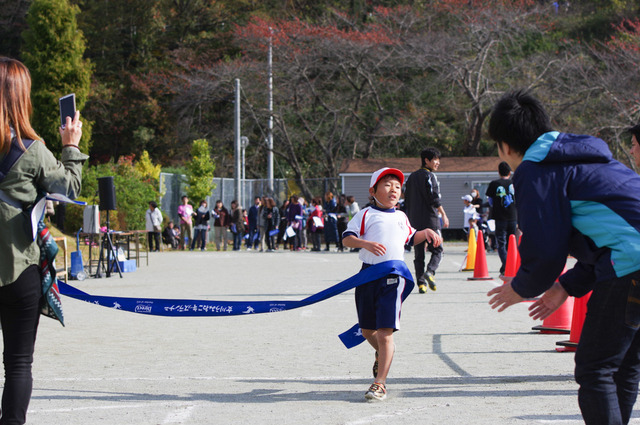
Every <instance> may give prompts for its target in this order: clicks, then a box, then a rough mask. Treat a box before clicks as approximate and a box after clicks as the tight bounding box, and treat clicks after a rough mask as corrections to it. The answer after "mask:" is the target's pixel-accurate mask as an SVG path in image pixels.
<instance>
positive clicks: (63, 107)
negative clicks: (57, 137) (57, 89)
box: [58, 93, 76, 128]
mask: <svg viewBox="0 0 640 425" xmlns="http://www.w3.org/2000/svg"><path fill="white" fill-rule="evenodd" d="M58 103H59V104H60V125H61V126H62V128H64V127H65V126H66V125H67V117H71V119H73V118H74V117H75V116H76V94H75V93H71V94H68V95H66V96H62V97H61V98H60V99H59V100H58Z"/></svg>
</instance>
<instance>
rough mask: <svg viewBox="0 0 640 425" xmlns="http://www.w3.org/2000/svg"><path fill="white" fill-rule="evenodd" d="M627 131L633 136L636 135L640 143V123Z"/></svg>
mask: <svg viewBox="0 0 640 425" xmlns="http://www.w3.org/2000/svg"><path fill="white" fill-rule="evenodd" d="M627 133H631V135H632V136H636V141H637V142H638V144H640V124H637V125H634V126H633V127H631V128H630V129H628V130H627Z"/></svg>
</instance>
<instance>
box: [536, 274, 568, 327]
mask: <svg viewBox="0 0 640 425" xmlns="http://www.w3.org/2000/svg"><path fill="white" fill-rule="evenodd" d="M566 271H567V266H566V264H565V266H564V270H562V273H560V276H562V275H563V274H565V272H566ZM556 282H558V279H556ZM573 305H574V298H573V297H569V298H567V299H566V300H565V302H564V303H563V304H562V305H561V306H560V307H559V308H558V309H557V310H556V311H554V312H553V313H552V314H551V315H550V316H549V317H547V318H546V319H544V321H543V322H542V325H540V326H534V327H532V328H531V329H532V330H534V331H540V333H541V334H568V333H570V332H571V318H572V316H573Z"/></svg>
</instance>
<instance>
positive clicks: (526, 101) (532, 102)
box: [489, 89, 552, 154]
mask: <svg viewBox="0 0 640 425" xmlns="http://www.w3.org/2000/svg"><path fill="white" fill-rule="evenodd" d="M551 130H552V128H551V120H550V119H549V115H548V114H547V112H546V111H545V109H544V107H543V106H542V103H541V102H540V101H539V100H538V99H536V98H535V97H534V96H533V95H532V94H531V93H529V91H527V90H522V89H521V90H514V91H510V92H507V93H505V94H504V95H503V96H502V97H501V98H500V99H499V100H498V101H497V102H496V104H495V105H494V106H493V111H492V112H491V119H490V120H489V136H490V137H491V138H492V139H493V140H495V141H496V142H497V143H506V144H507V145H509V147H511V148H512V149H514V150H515V151H516V152H518V153H521V154H524V153H525V152H526V151H527V149H529V147H530V146H531V145H532V144H533V142H535V141H536V140H537V139H538V137H540V136H541V135H543V134H544V133H547V132H549V131H551Z"/></svg>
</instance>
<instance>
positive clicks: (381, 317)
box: [356, 274, 414, 330]
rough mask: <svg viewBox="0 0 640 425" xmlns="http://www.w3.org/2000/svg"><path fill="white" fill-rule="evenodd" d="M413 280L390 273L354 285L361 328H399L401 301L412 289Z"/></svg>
mask: <svg viewBox="0 0 640 425" xmlns="http://www.w3.org/2000/svg"><path fill="white" fill-rule="evenodd" d="M413 286H414V285H413V282H411V281H407V280H406V279H405V278H404V277H402V276H398V275H395V274H390V275H388V276H386V277H383V278H381V279H378V280H374V281H372V282H368V283H365V284H363V285H360V286H358V287H356V309H357V310H358V324H359V325H360V328H361V329H372V330H374V329H380V328H391V329H393V330H398V329H400V312H401V310H402V302H403V301H404V300H405V298H407V296H408V295H409V294H410V293H411V290H412V289H413Z"/></svg>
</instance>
